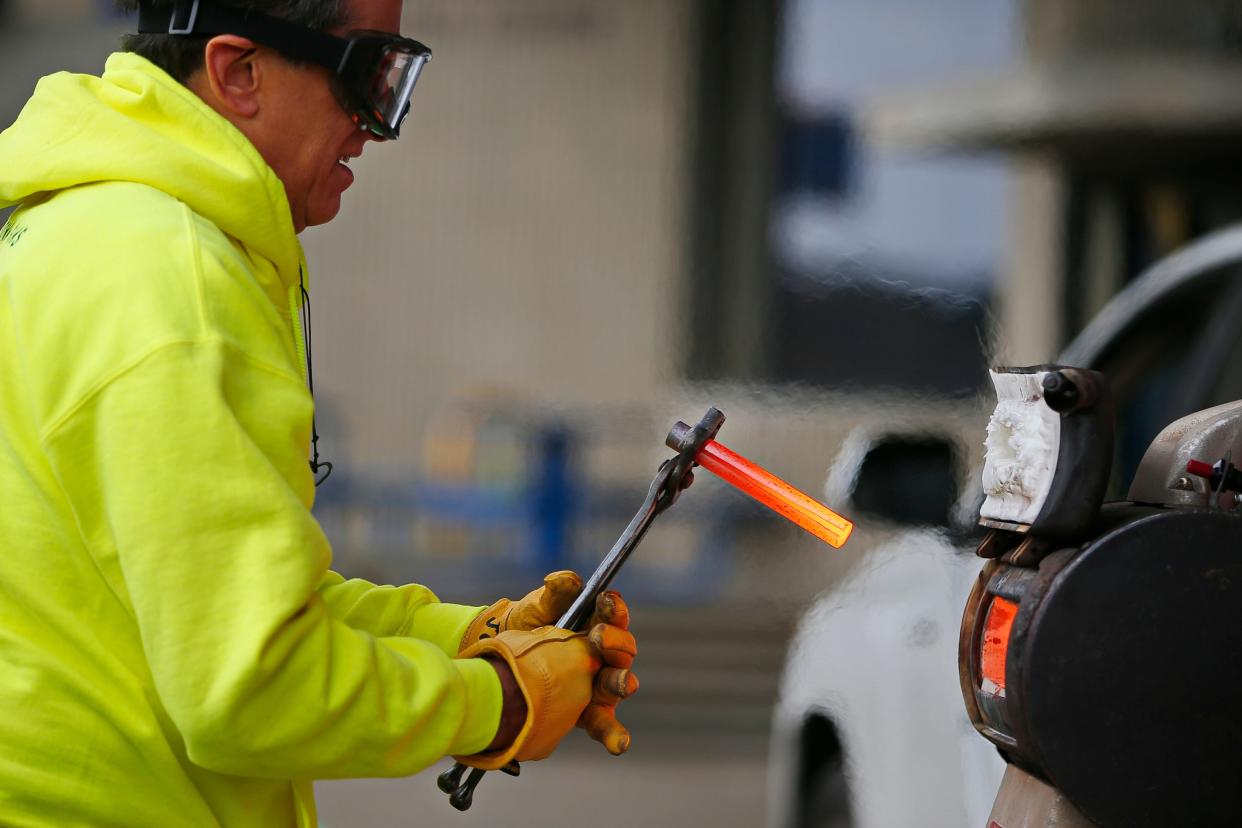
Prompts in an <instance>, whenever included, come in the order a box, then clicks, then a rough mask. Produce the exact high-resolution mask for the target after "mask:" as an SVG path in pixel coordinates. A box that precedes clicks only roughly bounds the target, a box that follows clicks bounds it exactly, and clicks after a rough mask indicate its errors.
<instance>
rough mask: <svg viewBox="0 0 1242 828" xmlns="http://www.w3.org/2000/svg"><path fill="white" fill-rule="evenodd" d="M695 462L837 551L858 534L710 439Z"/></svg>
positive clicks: (850, 523) (842, 520) (834, 515)
mask: <svg viewBox="0 0 1242 828" xmlns="http://www.w3.org/2000/svg"><path fill="white" fill-rule="evenodd" d="M694 461H695V462H696V463H698V464H699V465H700V466H702V467H703V468H705V469H707V470H708V471H709V472H711V473H712V474H714V475H716V476H717V477H719V478H720V479H721V480H723V481H725V482H726V483H729V484H731V485H733V486H736V487H737V488H738V489H740V490H742V491H743V492H745V493H746V494H748V495H750V496H751V497H753V498H754V499H755V500H757V501H759V502H760V503H762V504H763V505H764V506H767V507H768V508H769V509H771V510H772V511H774V512H776V513H777V514H779V515H781V516H782V517H785V518H788V519H789V520H792V521H793V522H794V523H796V524H798V525H799V526H801V527H802V528H803V529H805V530H806V531H808V532H810V533H811V534H812V535H814V536H815V537H817V538H819V539H820V540H822V541H824V542H825V543H827V544H828V545H830V546H832V547H833V548H835V549H840V548H841V547H842V546H843V545H844V544H845V541H846V540H848V539H849V536H850V533H851V532H853V531H854V522H853V521H851V520H849V519H847V518H843V517H841V516H840V515H838V514H837V513H836V512H834V511H832V510H831V509H829V508H828V507H827V506H825V505H824V504H822V503H820V502H819V501H817V500H813V499H811V498H810V497H807V496H806V495H804V494H803V493H802V492H800V491H798V490H797V489H795V488H794V487H793V486H790V485H789V484H788V483H786V482H785V481H784V480H781V479H780V478H779V477H777V476H776V475H774V474H772V473H771V472H769V471H767V470H765V469H762V468H760V467H759V466H757V465H755V464H754V463H752V462H750V461H749V460H747V459H746V458H745V457H742V456H741V455H740V454H737V453H735V452H732V451H730V450H729V449H727V448H725V447H724V446H722V445H721V444H720V443H718V442H716V441H715V440H708V441H707V442H706V443H705V444H704V445H703V448H702V449H700V450H699V453H698V454H696V455H695V458H694Z"/></svg>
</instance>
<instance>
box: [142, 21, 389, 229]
mask: <svg viewBox="0 0 1242 828" xmlns="http://www.w3.org/2000/svg"><path fill="white" fill-rule="evenodd" d="M217 2H221V0H217ZM223 2H224V3H225V4H227V5H230V6H239V7H244V8H248V9H253V10H255V11H259V12H262V13H263V14H266V15H269V16H271V17H276V18H280V19H283V20H287V21H289V22H291V23H297V24H300V25H302V26H306V27H309V28H314V29H318V30H320V31H325V32H327V33H329V34H334V35H338V36H341V35H345V34H346V33H348V32H351V31H355V30H371V31H380V32H389V33H393V34H396V33H397V32H398V30H399V28H400V23H401V3H402V0H254V2H245V3H243V2H239V0H223ZM122 5H125V6H127V7H131V8H132V7H136V6H137V2H136V0H128V1H127V2H124V3H123V4H122ZM170 6H171V4H170ZM124 47H125V48H126V49H127V50H129V51H133V52H135V53H137V54H139V55H142V56H143V57H146V58H147V59H149V60H151V61H152V62H153V63H155V64H156V65H157V66H160V67H161V68H162V69H164V70H165V71H167V72H168V73H169V74H170V75H172V76H173V77H174V78H175V79H177V80H178V81H180V82H181V83H183V84H185V85H186V86H187V87H189V88H190V89H191V90H193V91H194V92H195V94H197V95H198V96H199V97H200V98H202V99H203V101H204V102H206V103H207V105H208V106H210V107H211V108H212V109H214V110H215V111H216V112H218V113H219V114H220V115H221V116H223V117H224V118H225V119H227V120H228V121H229V122H231V123H232V124H233V125H234V126H236V127H237V128H238V129H239V130H241V132H242V133H243V134H245V135H246V137H247V138H249V139H250V141H251V143H252V144H254V146H255V148H256V149H258V151H259V153H260V154H261V155H262V156H263V158H264V160H266V161H267V163H268V165H269V166H270V167H271V168H272V169H273V171H275V173H276V175H277V176H278V177H279V178H280V180H281V181H282V182H283V183H284V185H285V193H286V195H287V196H288V199H289V206H290V209H291V211H292V217H293V224H294V227H295V229H296V230H297V231H298V232H301V231H302V230H303V229H305V228H306V227H309V226H313V225H316V224H323V223H325V222H327V221H330V220H331V219H332V218H333V217H335V216H336V214H337V212H338V211H339V210H340V203H341V195H342V194H343V193H344V191H345V190H346V189H347V188H348V187H349V186H350V184H352V183H353V173H352V172H351V171H350V170H349V168H348V166H346V164H347V163H348V160H349V159H351V158H356V157H358V156H360V155H361V154H362V151H363V148H364V147H365V145H366V143H367V141H369V140H374V136H373V135H372V134H371V133H370V132H366V131H363V130H362V129H361V128H360V127H359V126H358V125H357V124H356V123H355V121H354V119H353V118H352V117H351V115H350V114H349V113H348V112H347V111H346V110H345V108H344V107H343V105H342V103H341V101H340V99H339V97H338V95H337V94H336V93H335V91H334V87H333V79H332V72H331V71H329V70H328V69H326V68H324V67H322V66H318V65H315V64H312V63H306V62H300V61H296V60H291V59H290V58H288V57H286V56H285V55H284V54H282V53H281V52H279V51H277V50H276V49H273V48H271V47H269V46H265V45H262V44H260V43H257V42H256V41H254V40H251V39H249V38H246V37H243V36H241V35H236V34H221V35H215V36H212V37H185V36H176V35H168V34H139V35H130V36H128V37H127V38H126V40H125V41H124Z"/></svg>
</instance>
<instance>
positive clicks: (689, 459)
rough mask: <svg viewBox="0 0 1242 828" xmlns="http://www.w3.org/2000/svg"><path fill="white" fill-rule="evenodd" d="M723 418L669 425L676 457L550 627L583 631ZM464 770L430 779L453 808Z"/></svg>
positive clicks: (465, 786)
mask: <svg viewBox="0 0 1242 828" xmlns="http://www.w3.org/2000/svg"><path fill="white" fill-rule="evenodd" d="M724 421H725V417H724V414H722V413H720V411H719V410H717V409H716V408H709V409H708V410H707V413H706V414H704V415H703V419H702V420H700V421H699V423H698V425H696V426H694V427H693V428H690V427H689V426H687V425H686V424H685V423H681V422H679V423H677V424H676V425H674V426H673V429H672V431H670V432H669V435H668V439H667V440H666V444H667V445H668V446H669V447H670V448H673V449H675V450H676V451H677V456H675V457H670V458H669V459H667V460H665V461H664V462H663V463H661V464H660V469H659V471H657V472H656V476H655V479H654V480H652V481H651V486H650V487H649V488H648V489H647V497H646V498H645V499H644V500H643V505H642V506H640V507H639V509H638V512H637V513H636V514H635V515H634V518H633V519H632V520H631V521H630V523H629V525H628V526H626V527H625V531H624V532H622V533H621V537H619V538H617V542H616V543H615V544H613V547H612V550H611V551H610V552H609V553H608V554H607V555H606V556H605V557H604V560H603V561H601V562H600V565H599V566H598V567H597V568H596V569H595V572H594V573H593V574H592V575H591V577H590V578H589V579H587V582H586V583H585V584H584V585H583V587H582V592H581V593H580V594H579V595H578V598H577V600H575V601H574V603H573V605H572V606H570V608H569V609H568V610H567V611H566V612H565V614H564V615H562V616H561V617H560V620H558V621H557V622H556V626H558V627H561V628H562V629H567V630H573V631H574V632H584V631H585V628H586V625H587V624H588V623H590V620H591V616H592V614H593V612H594V610H595V599H596V598H597V597H599V595H600V593H602V592H604V591H605V590H606V589H608V586H609V584H611V583H612V579H613V578H615V577H616V575H617V573H618V572H619V571H620V570H621V566H622V565H623V564H624V563H625V561H626V559H627V558H629V556H630V553H631V552H633V551H634V549H635V548H636V547H637V546H638V544H639V543H640V542H641V541H642V539H643V535H645V534H646V533H647V530H648V529H649V528H651V523H652V521H654V520H655V518H656V515H658V514H660V513H661V512H663V511H664V510H665V509H667V508H668V507H670V506H672V505H673V504H674V503H676V502H677V498H678V497H679V496H680V495H681V493H682V491H684V490H685V489H687V488H689V486H690V484H691V482H693V480H694V475H693V473H692V469H693V468H694V465H695V458H696V457H697V456H698V454H699V452H700V451H701V450H702V448H703V447H704V446H705V445H706V444H707V443H708V442H709V441H711V440H713V439H715V437H716V434H717V433H719V431H720V427H721V426H722V425H724ZM467 770H468V768H467V767H466V766H465V765H463V764H461V763H460V762H459V763H457V764H454V765H453V767H451V768H449V769H448V770H446V771H445V772H444V773H442V774H440V777H439V779H437V780H436V784H438V785H439V787H440V790H442V791H444V792H445V793H446V794H449V803H450V804H451V805H452V806H453V807H454V808H456V809H457V810H459V811H465V810H469V808H470V805H471V804H472V803H473V801H474V789H475V788H477V787H478V786H479V782H480V781H482V779H483V775H484V774H485V773H487V771H484V770H480V769H479V768H474V769H471V770H470V776H469V777H467V778H466V779H465V781H464V782H463V781H462V777H463V776H464V775H465V773H466V771H467ZM500 770H501V772H502V773H507V774H509V775H510V776H517V775H518V774H519V773H521V767H520V766H519V765H518V763H517V762H516V761H514V762H510V763H509V764H508V765H505V766H504V767H503V768H501V769H500Z"/></svg>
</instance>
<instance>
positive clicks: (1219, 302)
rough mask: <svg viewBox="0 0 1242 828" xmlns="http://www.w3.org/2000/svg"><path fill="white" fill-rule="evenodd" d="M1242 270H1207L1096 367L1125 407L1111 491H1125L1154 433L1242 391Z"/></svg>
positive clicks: (1120, 412)
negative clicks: (1107, 379)
mask: <svg viewBox="0 0 1242 828" xmlns="http://www.w3.org/2000/svg"><path fill="white" fill-rule="evenodd" d="M1240 324H1242V276H1240V275H1239V273H1238V272H1237V271H1236V270H1234V269H1233V268H1226V269H1221V270H1218V271H1216V272H1214V273H1212V274H1205V275H1204V277H1203V278H1200V279H1197V280H1194V281H1193V282H1192V283H1190V284H1188V285H1187V286H1186V288H1185V289H1184V290H1181V291H1179V292H1177V293H1176V294H1174V295H1171V296H1168V297H1165V298H1164V299H1162V300H1161V301H1159V302H1157V303H1155V304H1154V305H1153V306H1152V307H1151V308H1149V309H1148V310H1147V312H1145V313H1144V314H1142V315H1141V316H1140V317H1138V318H1137V319H1135V320H1134V322H1133V323H1131V324H1130V325H1129V326H1127V327H1126V328H1125V329H1124V330H1123V331H1122V332H1121V333H1120V334H1119V335H1118V336H1117V337H1116V338H1115V340H1114V341H1113V342H1112V343H1111V345H1110V346H1109V347H1108V348H1107V349H1105V350H1104V352H1103V353H1102V354H1101V356H1100V358H1099V359H1098V360H1097V361H1096V362H1095V364H1093V365H1090V366H1085V367H1091V368H1094V369H1096V370H1099V371H1102V372H1103V373H1104V374H1105V375H1106V376H1107V377H1108V378H1109V385H1110V388H1111V389H1112V393H1113V400H1114V404H1115V406H1116V410H1117V417H1116V423H1117V431H1116V442H1115V445H1116V462H1115V467H1114V474H1113V477H1112V484H1111V486H1110V492H1109V496H1110V497H1123V496H1124V495H1125V492H1126V491H1127V490H1128V489H1129V485H1130V480H1131V479H1132V478H1133V476H1134V471H1135V470H1136V469H1137V467H1138V464H1139V461H1140V460H1141V459H1142V457H1143V453H1144V452H1145V451H1146V449H1147V446H1148V445H1150V443H1151V441H1152V439H1154V438H1155V437H1156V435H1157V434H1159V433H1160V431H1161V430H1162V429H1163V428H1164V427H1165V426H1166V425H1168V424H1169V423H1171V422H1173V421H1174V420H1176V419H1178V418H1180V417H1183V416H1185V415H1187V414H1190V413H1192V412H1194V411H1198V410H1201V409H1203V408H1208V407H1210V406H1214V405H1219V404H1221V403H1225V402H1230V401H1232V400H1236V399H1239V398H1242V336H1239V335H1238V332H1239V331H1240V328H1239V325H1240Z"/></svg>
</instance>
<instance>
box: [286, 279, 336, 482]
mask: <svg viewBox="0 0 1242 828" xmlns="http://www.w3.org/2000/svg"><path fill="white" fill-rule="evenodd" d="M299 294H300V295H299ZM299 299H300V300H301V301H299ZM299 316H300V321H301V324H300V325H298V324H294V325H293V341H294V343H295V345H296V346H297V349H298V356H300V357H302V361H303V362H304V363H305V364H306V372H305V374H306V386H307V387H308V388H309V389H310V395H311V403H312V405H313V404H314V401H315V371H314V368H313V367H312V365H311V312H310V294H309V293H307V292H306V282H305V280H304V278H303V272H302V268H300V267H299V268H298V290H297V291H296V292H295V291H294V289H293V287H292V286H290V287H289V319H290V321H292V320H293V319H294V318H298V317H299ZM310 469H311V474H312V475H314V476H315V486H317V487H318V486H321V485H323V482H324V481H325V480H327V479H328V476H329V475H331V474H332V464H331V463H329V462H328V461H327V460H325V461H323V462H322V463H321V462H319V431H318V429H317V428H316V427H315V415H314V413H313V412H312V413H311V458H310ZM320 470H322V471H323V476H322V477H320V476H319V472H320Z"/></svg>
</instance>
